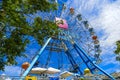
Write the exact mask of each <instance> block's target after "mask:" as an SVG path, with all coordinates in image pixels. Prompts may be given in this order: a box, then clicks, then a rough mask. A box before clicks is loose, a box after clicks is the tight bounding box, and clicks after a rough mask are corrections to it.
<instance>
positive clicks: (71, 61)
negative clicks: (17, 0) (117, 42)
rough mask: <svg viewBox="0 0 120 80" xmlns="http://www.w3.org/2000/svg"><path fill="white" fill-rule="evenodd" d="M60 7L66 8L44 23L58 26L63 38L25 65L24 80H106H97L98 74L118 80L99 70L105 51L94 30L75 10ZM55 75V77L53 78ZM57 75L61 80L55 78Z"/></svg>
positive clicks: (47, 42)
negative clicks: (49, 22)
mask: <svg viewBox="0 0 120 80" xmlns="http://www.w3.org/2000/svg"><path fill="white" fill-rule="evenodd" d="M51 1H54V0H51ZM55 2H57V1H55ZM61 2H62V1H61ZM60 4H61V5H62V6H60V7H58V10H57V11H55V12H51V14H49V13H45V14H42V16H44V18H43V19H48V20H52V21H54V22H55V23H56V25H57V26H58V27H59V30H60V32H59V35H58V36H52V37H51V38H49V39H47V40H45V44H44V45H43V46H42V48H41V49H40V50H39V52H38V53H36V55H35V56H34V58H33V60H32V61H31V62H30V63H28V62H25V63H23V64H22V68H23V71H22V75H21V77H20V80H24V79H26V80H49V79H50V80H59V79H60V80H66V79H65V78H67V77H69V76H74V77H73V78H70V79H69V80H84V79H85V80H86V79H87V80H102V79H100V78H95V77H97V76H95V75H94V74H97V73H98V74H99V73H103V74H104V75H106V76H107V77H108V78H109V79H110V80H114V78H113V77H112V76H111V75H109V74H108V73H107V72H105V71H104V70H103V69H101V68H100V67H99V66H98V64H99V63H100V62H101V59H100V53H101V49H100V43H99V40H98V36H97V35H96V34H95V31H94V29H93V28H92V27H91V26H90V25H89V22H88V21H87V20H86V19H85V18H84V17H83V16H82V15H81V14H80V13H78V12H77V10H75V9H74V8H73V7H68V6H67V4H65V3H60ZM48 14H49V15H48ZM41 60H42V61H43V62H44V63H42V61H41ZM53 67H54V68H53ZM51 74H52V77H50V76H49V75H51ZM53 74H54V76H57V77H53ZM36 75H37V76H38V75H39V77H40V78H39V79H38V78H37V77H36Z"/></svg>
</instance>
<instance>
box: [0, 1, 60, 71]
mask: <svg viewBox="0 0 120 80" xmlns="http://www.w3.org/2000/svg"><path fill="white" fill-rule="evenodd" d="M54 10H57V4H56V3H54V2H48V1H47V0H2V2H0V70H4V67H5V65H8V63H9V64H12V65H14V64H17V62H16V61H15V58H16V57H21V56H24V54H23V52H24V51H25V46H26V45H27V44H29V43H30V40H29V37H30V36H31V37H33V38H35V39H36V41H37V42H38V43H39V44H40V45H42V44H43V41H44V39H45V38H48V37H51V36H53V35H57V33H58V29H57V26H56V24H55V23H53V22H52V21H49V20H43V19H42V18H41V17H35V18H34V19H33V23H30V22H29V21H27V18H28V17H27V15H28V16H29V15H32V16H34V14H36V13H37V12H38V11H40V12H48V13H49V12H50V11H54Z"/></svg>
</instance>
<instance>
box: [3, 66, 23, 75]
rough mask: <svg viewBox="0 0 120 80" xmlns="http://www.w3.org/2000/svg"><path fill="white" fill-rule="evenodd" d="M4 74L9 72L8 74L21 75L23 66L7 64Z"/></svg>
mask: <svg viewBox="0 0 120 80" xmlns="http://www.w3.org/2000/svg"><path fill="white" fill-rule="evenodd" d="M3 73H4V74H7V75H8V76H20V73H21V67H19V66H6V67H5V72H3Z"/></svg>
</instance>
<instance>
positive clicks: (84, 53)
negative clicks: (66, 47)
mask: <svg viewBox="0 0 120 80" xmlns="http://www.w3.org/2000/svg"><path fill="white" fill-rule="evenodd" d="M73 45H74V46H75V47H77V48H78V49H79V50H80V51H81V52H82V53H83V55H84V56H85V57H86V58H87V59H88V60H89V61H90V63H92V64H93V65H94V66H95V68H97V69H98V70H100V71H101V72H103V73H104V74H105V75H107V76H108V77H109V78H110V79H111V80H115V79H114V78H113V77H112V76H111V75H109V74H108V73H106V72H105V71H104V70H102V69H101V68H100V67H99V66H97V65H96V64H95V63H93V62H92V61H91V59H90V58H89V57H88V56H87V54H86V52H85V51H84V50H83V49H82V48H81V47H79V46H78V45H77V44H76V43H74V44H73Z"/></svg>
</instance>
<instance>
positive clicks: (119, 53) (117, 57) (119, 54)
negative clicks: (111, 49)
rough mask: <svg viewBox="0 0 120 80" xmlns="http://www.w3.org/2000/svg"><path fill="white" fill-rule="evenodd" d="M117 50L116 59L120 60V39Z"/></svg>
mask: <svg viewBox="0 0 120 80" xmlns="http://www.w3.org/2000/svg"><path fill="white" fill-rule="evenodd" d="M116 46H117V48H116V50H115V54H116V60H117V61H120V41H117V42H116Z"/></svg>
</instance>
